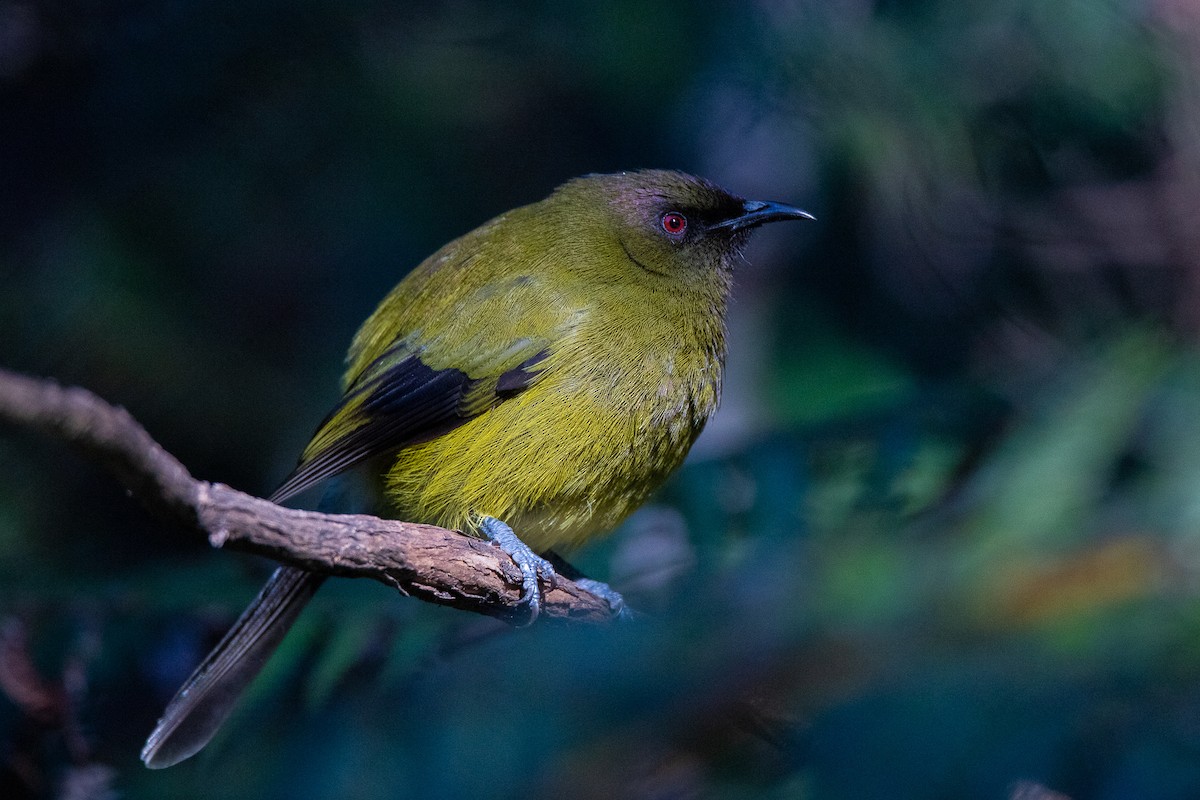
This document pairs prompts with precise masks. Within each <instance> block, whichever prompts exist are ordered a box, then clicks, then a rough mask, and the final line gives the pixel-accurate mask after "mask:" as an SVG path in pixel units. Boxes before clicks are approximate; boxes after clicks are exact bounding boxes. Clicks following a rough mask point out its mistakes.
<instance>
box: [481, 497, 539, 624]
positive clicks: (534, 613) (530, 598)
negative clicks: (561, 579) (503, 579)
mask: <svg viewBox="0 0 1200 800" xmlns="http://www.w3.org/2000/svg"><path fill="white" fill-rule="evenodd" d="M479 530H480V531H481V532H482V533H483V535H484V536H485V537H487V540H488V541H489V542H491V543H492V544H494V545H496V546H497V547H499V548H500V549H501V550H503V551H504V552H505V553H507V554H508V555H509V557H510V558H512V560H513V561H515V562H516V563H517V566H518V567H520V568H521V605H523V606H526V607H527V608H528V609H529V618H528V619H527V620H525V622H524V624H525V625H530V624H532V623H533V621H534V620H535V619H537V618H538V614H539V613H541V610H542V588H541V585H540V583H539V580H541V581H545V582H546V583H548V584H550V585H551V586H554V580H555V577H556V575H555V572H554V565H553V564H551V563H550V562H549V561H547V560H546V559H544V558H542V557H541V556H539V555H538V554H537V553H535V552H533V550H531V549H530V547H529V545H527V544H525V543H524V542H522V541H521V539H520V538H519V537H518V536H517V535H516V534H515V533H513V529H512V528H510V527H508V525H506V524H505V523H503V522H501V521H500V520H498V519H496V518H495V517H484V518H483V519H482V520H481V521H480V523H479Z"/></svg>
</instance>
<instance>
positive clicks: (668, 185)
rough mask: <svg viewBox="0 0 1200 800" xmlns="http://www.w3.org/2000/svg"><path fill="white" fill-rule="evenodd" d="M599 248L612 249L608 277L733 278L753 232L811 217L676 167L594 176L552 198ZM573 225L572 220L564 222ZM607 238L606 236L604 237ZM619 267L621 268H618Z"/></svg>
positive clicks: (706, 282) (693, 281)
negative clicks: (739, 193) (744, 195)
mask: <svg viewBox="0 0 1200 800" xmlns="http://www.w3.org/2000/svg"><path fill="white" fill-rule="evenodd" d="M550 201H551V202H555V203H557V204H558V205H559V206H560V208H561V209H562V210H565V211H567V212H568V217H569V216H570V215H571V214H577V216H578V218H577V219H576V220H575V222H576V223H577V224H578V225H579V230H580V232H581V233H582V234H583V235H584V237H585V238H587V239H592V240H593V242H592V244H593V246H595V245H600V244H603V245H604V246H603V247H599V248H596V249H597V250H599V251H602V252H604V253H606V255H605V257H604V258H603V261H602V263H601V264H600V266H602V267H603V269H604V270H605V271H612V272H613V273H614V274H611V275H605V276H603V277H605V278H610V279H613V280H620V279H621V278H622V277H625V278H630V279H632V280H634V281H638V282H641V281H643V280H650V281H662V280H666V281H672V282H675V283H677V284H681V285H683V286H698V287H705V286H712V285H714V284H722V285H724V284H727V282H728V277H727V276H728V273H729V271H730V268H731V266H732V263H733V261H734V258H735V256H736V255H737V253H738V251H739V250H740V248H741V247H742V246H743V245H744V244H745V242H746V240H747V238H748V235H749V232H750V231H751V230H753V229H754V228H756V227H758V226H759V225H762V224H764V223H767V222H776V221H780V220H786V219H812V218H813V217H812V215H811V214H809V213H808V212H806V211H802V210H800V209H798V208H795V207H793V206H789V205H784V204H782V203H774V202H765V201H761V200H746V199H745V198H742V197H739V196H737V195H734V194H731V193H729V192H727V191H725V190H724V189H722V188H720V187H719V186H717V185H715V184H713V183H710V182H709V181H706V180H704V179H702V178H696V177H693V176H691V175H687V174H684V173H682V172H673V171H669V170H642V171H639V172H620V173H615V174H612V175H587V176H584V177H582V178H577V179H575V180H573V181H570V182H568V183H566V184H564V185H563V186H561V187H559V189H558V190H557V191H556V192H555V193H554V194H553V195H552V196H551V197H550ZM564 223H565V224H567V225H570V224H572V223H571V221H570V219H569V218H568V219H567V220H564ZM601 240H603V241H602V242H601ZM617 273H620V274H617Z"/></svg>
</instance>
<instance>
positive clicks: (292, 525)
mask: <svg viewBox="0 0 1200 800" xmlns="http://www.w3.org/2000/svg"><path fill="white" fill-rule="evenodd" d="M0 419H6V420H9V421H11V422H14V423H16V424H18V425H24V426H27V427H31V428H36V429H38V430H41V431H43V432H46V433H49V434H50V435H52V436H54V437H56V438H58V439H61V440H63V441H66V442H68V443H69V444H71V445H73V446H75V447H77V448H79V449H80V450H82V451H83V452H84V453H85V454H86V455H87V456H89V457H91V458H92V459H94V460H96V461H98V462H100V463H101V464H102V465H103V466H104V467H105V468H107V469H108V470H109V471H110V472H112V473H113V474H114V475H115V476H116V478H117V479H118V480H119V481H120V482H121V483H122V484H123V485H124V486H125V487H126V488H127V489H129V491H130V492H131V493H132V494H133V495H134V496H135V497H137V498H138V500H139V501H141V503H142V504H143V505H144V506H146V507H147V508H148V509H149V510H151V511H153V512H154V513H157V514H160V515H164V516H166V517H168V518H170V519H173V520H176V521H178V522H180V523H182V524H183V525H185V526H186V527H188V528H191V529H193V530H196V531H198V532H200V533H203V534H204V535H205V536H206V537H208V541H209V542H210V543H211V544H212V545H213V546H214V547H228V548H229V549H235V550H244V551H247V552H251V553H257V554H259V555H264V556H267V557H269V558H272V559H274V560H276V561H280V562H283V563H286V564H291V565H293V566H298V567H303V568H305V569H308V570H312V571H313V572H322V573H327V574H330V575H341V576H345V577H355V578H373V579H375V580H377V581H381V582H383V583H385V584H387V585H388V586H392V587H394V588H396V589H399V590H400V591H401V592H403V593H404V594H408V595H412V596H413V597H417V598H420V599H422V600H426V601H428V602H431V603H438V604H440V605H446V606H452V607H454V608H459V609H463V610H466V611H474V612H476V613H479V614H486V615H487V616H491V617H496V618H498V619H502V620H505V621H508V622H519V621H521V620H523V619H524V618H525V616H526V613H525V610H524V609H523V608H522V607H521V606H520V605H519V600H520V596H521V571H520V570H519V569H518V568H517V566H516V564H515V563H514V562H513V561H512V559H511V558H509V557H508V556H507V555H506V554H504V553H503V552H502V551H501V550H500V549H499V548H497V547H495V546H493V545H491V544H489V543H488V542H484V541H481V540H479V539H474V538H471V537H469V536H466V535H464V534H462V533H460V532H458V531H452V530H447V529H445V528H438V527H436V526H433V525H419V524H417V523H412V522H400V521H397V520H385V519H379V518H377V517H371V516H366V515H359V514H320V513H317V512H313V511H297V510H294V509H289V508H284V507H282V506H277V505H275V504H274V503H271V502H268V501H266V500H262V499H260V498H257V497H253V496H251V495H248V494H245V493H243V492H239V491H237V490H235V489H231V488H230V487H228V486H225V485H223V484H220V483H208V482H205V481H200V480H196V479H195V478H193V477H192V476H191V474H190V473H189V472H188V471H187V469H186V468H185V467H184V466H183V465H182V464H181V463H179V461H178V460H177V459H176V458H175V457H174V456H172V455H171V454H170V453H168V452H167V451H166V450H164V449H163V448H162V447H161V446H160V445H159V444H158V443H157V442H155V441H154V440H153V439H152V438H151V437H150V434H148V433H146V430H145V429H144V428H143V427H142V426H141V425H139V424H138V422H137V421H136V420H135V419H134V418H133V417H132V416H131V415H130V414H129V412H127V411H126V410H125V409H123V408H119V407H116V406H112V405H110V404H108V403H106V402H104V401H103V400H101V399H100V398H99V397H97V396H96V395H94V394H92V393H91V392H89V391H87V390H86V389H80V388H75V387H68V388H64V387H62V386H59V385H58V384H57V383H54V382H53V381H49V380H42V379H37V378H30V377H27V376H24V375H20V374H17V373H15V372H10V371H8V370H4V369H0ZM541 613H542V614H543V615H545V616H547V617H551V618H560V619H572V620H579V621H586V622H604V621H608V620H610V619H611V618H612V614H611V611H610V610H609V607H608V604H607V603H606V602H605V601H604V600H603V599H602V598H599V597H597V596H595V595H593V594H592V593H590V592H588V591H586V590H585V589H583V588H581V587H580V586H578V585H577V584H576V583H574V582H573V581H570V580H568V579H567V578H565V577H563V576H562V575H560V576H559V577H558V580H557V582H556V585H555V586H554V587H545V589H544V592H543V604H542V612H541Z"/></svg>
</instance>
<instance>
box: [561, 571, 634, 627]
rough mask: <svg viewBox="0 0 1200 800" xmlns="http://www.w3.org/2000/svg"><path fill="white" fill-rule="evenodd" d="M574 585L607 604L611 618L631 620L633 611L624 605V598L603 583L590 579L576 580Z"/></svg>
mask: <svg viewBox="0 0 1200 800" xmlns="http://www.w3.org/2000/svg"><path fill="white" fill-rule="evenodd" d="M575 584H576V585H577V586H579V587H580V588H582V589H586V590H587V591H589V592H591V593H592V594H594V595H596V596H597V597H599V598H600V599H601V600H603V601H605V602H606V603H608V607H609V608H610V609H611V610H612V614H613V616H614V617H616V618H617V619H619V620H631V619H633V609H632V608H630V607H629V606H627V605H625V598H624V597H622V596H621V593H620V592H618V591H617V590H616V589H614V588H612V587H611V586H609V585H608V584H607V583H605V582H604V581H597V580H592V579H591V578H576V579H575Z"/></svg>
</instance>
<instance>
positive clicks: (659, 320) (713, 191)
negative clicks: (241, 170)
mask: <svg viewBox="0 0 1200 800" xmlns="http://www.w3.org/2000/svg"><path fill="white" fill-rule="evenodd" d="M785 219H811V217H810V216H809V214H807V213H806V212H804V211H801V210H799V209H797V208H793V207H791V206H787V205H782V204H779V203H766V202H760V201H754V200H745V199H743V198H741V197H738V196H736V195H732V194H730V193H729V192H726V191H724V190H722V189H720V188H718V187H717V186H714V185H713V184H712V183H709V182H708V181H705V180H701V179H699V178H694V177H692V176H689V175H684V174H682V173H679V172H668V171H662V170H648V171H643V172H625V173H619V174H615V175H588V176H586V177H583V178H578V179H575V180H572V181H569V182H568V183H566V184H564V185H563V186H560V187H559V188H558V189H557V190H555V191H554V193H553V194H551V195H550V196H549V197H547V198H546V199H544V200H542V201H541V202H538V203H533V204H532V205H528V206H524V207H522V208H518V209H515V210H513V211H509V212H508V213H506V214H502V215H500V216H499V217H496V218H495V219H493V220H491V221H490V222H487V223H485V224H484V225H482V226H481V227H479V228H476V229H475V230H473V231H471V232H470V233H468V234H466V235H465V236H462V237H460V238H458V239H455V240H454V241H452V242H450V243H449V244H447V245H446V246H445V247H443V248H442V249H440V250H438V251H437V252H436V253H434V254H433V255H432V256H430V257H429V258H427V259H426V260H425V261H424V262H423V263H422V264H421V265H420V266H418V267H417V268H416V269H415V270H414V271H413V272H412V273H410V274H409V275H408V276H407V277H406V278H405V279H404V280H402V281H401V282H400V284H399V285H398V286H397V287H396V288H395V289H393V290H392V292H391V294H389V295H388V296H387V297H386V298H385V299H384V300H383V302H382V303H381V304H380V305H379V308H377V309H376V310H375V313H374V314H372V315H371V317H370V318H369V319H368V320H367V321H366V322H365V323H364V324H363V326H362V328H361V329H360V330H359V331H358V334H357V335H356V336H355V337H354V342H353V343H352V344H351V346H350V352H349V355H348V356H347V361H348V363H349V369H348V370H347V372H346V377H345V393H344V395H343V397H342V399H341V401H340V402H339V403H338V405H337V406H336V407H335V408H334V409H333V411H332V412H331V413H330V414H329V416H328V417H327V418H326V419H325V421H324V422H323V423H321V425H320V426H319V427H318V429H317V432H316V434H315V435H314V436H313V438H312V441H311V442H310V443H309V445H308V447H307V448H305V450H304V453H303V454H302V455H301V456H300V462H299V465H298V466H297V467H296V469H295V471H294V472H293V473H292V474H291V475H290V476H289V477H288V478H287V479H286V480H285V481H284V482H283V484H282V485H281V486H280V487H279V488H278V489H277V490H276V491H275V493H274V494H273V495H272V496H271V499H272V500H273V501H275V502H281V501H283V500H286V499H287V498H289V497H292V496H293V495H295V494H297V493H299V492H302V491H304V490H305V489H308V488H310V487H312V486H314V485H315V484H317V483H319V482H321V481H323V480H325V479H326V478H329V477H331V476H333V475H336V474H338V473H341V472H343V471H345V470H348V469H350V468H352V467H355V466H358V465H363V464H369V465H370V466H371V468H373V469H382V475H381V476H380V480H381V484H382V485H381V489H382V493H381V494H382V497H383V498H384V502H385V504H386V507H385V509H383V511H384V512H385V513H386V514H388V515H390V516H394V517H396V518H400V519H405V520H410V521H417V522H427V523H433V524H436V525H441V526H444V527H448V528H457V529H460V530H464V531H469V532H472V533H476V534H478V535H482V536H486V537H487V538H489V539H492V540H493V541H496V542H497V543H498V544H499V545H500V546H501V547H502V548H504V550H505V551H506V552H508V553H509V554H510V555H512V557H513V558H514V560H515V561H516V562H517V564H518V565H520V567H521V569H522V572H523V575H524V602H526V603H527V604H528V606H529V611H530V618H532V617H534V616H536V614H537V610H538V607H539V603H540V602H541V597H540V589H539V579H541V580H546V579H548V578H550V577H552V576H553V569H552V568H551V567H550V564H549V563H548V562H546V561H544V560H543V559H541V558H540V557H539V556H537V555H535V553H539V552H542V553H544V552H546V551H548V550H550V549H554V548H558V549H569V548H571V547H574V546H576V545H579V544H581V543H583V542H586V541H587V540H588V539H590V538H592V537H593V536H596V535H597V534H599V533H602V532H604V531H607V530H610V529H612V528H613V527H615V526H616V525H617V524H618V523H619V522H620V521H621V520H622V519H624V518H625V517H626V516H627V515H628V514H629V513H630V512H631V511H633V510H634V509H635V508H637V507H638V506H639V505H640V504H641V503H642V502H643V501H645V500H646V497H647V496H648V495H649V494H650V493H651V492H652V491H653V490H654V489H655V488H657V487H658V486H659V485H660V484H661V483H662V482H663V480H664V479H665V478H666V477H667V475H668V474H669V473H670V472H671V471H672V470H673V469H675V467H677V466H678V465H679V463H680V462H681V461H682V460H683V457H684V455H685V454H686V453H687V451H688V449H689V448H690V447H691V446H692V442H694V441H695V440H696V437H697V436H698V435H699V434H700V431H701V430H702V429H703V428H704V424H705V423H706V422H707V421H708V419H709V417H710V416H712V413H713V411H715V410H716V408H717V401H718V399H719V397H720V394H721V372H722V367H723V361H724V357H725V308H726V303H727V301H728V298H729V290H730V282H731V278H732V274H733V267H734V262H735V261H736V260H737V258H738V254H739V251H740V249H741V247H742V245H743V244H744V243H745V242H746V239H747V235H748V233H749V231H750V230H751V229H753V228H754V227H756V226H758V225H761V224H763V223H766V222H774V221H776V220H785ZM322 580H323V576H321V575H317V574H314V573H310V572H305V571H303V570H300V569H296V568H294V567H281V568H280V569H278V570H277V571H276V572H275V574H274V575H273V576H272V577H271V579H270V581H269V582H268V583H267V585H266V586H265V587H264V588H263V590H262V592H261V593H260V594H259V595H258V597H257V598H256V599H255V600H254V602H253V603H252V604H251V605H250V607H249V608H247V609H246V611H245V612H244V613H243V614H242V616H241V618H239V619H238V621H237V623H235V624H234V626H233V628H232V629H231V630H230V631H229V633H227V634H226V635H225V637H224V639H222V640H221V642H220V643H219V644H218V645H217V646H216V648H215V649H214V650H213V652H212V653H210V654H209V655H208V657H207V658H206V659H205V660H204V662H203V663H202V664H201V665H200V666H199V667H198V668H197V669H196V671H195V673H193V675H192V676H191V678H189V679H188V681H187V682H186V683H185V684H184V685H183V687H182V688H181V689H180V690H179V692H178V693H177V694H176V696H175V698H174V699H173V700H172V701H171V703H170V705H168V707H167V709H166V711H165V712H164V713H163V717H162V719H161V720H160V721H159V723H158V726H157V727H156V728H155V730H154V732H153V733H152V734H151V735H150V738H149V740H148V741H147V743H146V747H145V749H144V750H143V751H142V760H143V761H145V763H146V764H147V765H148V766H150V767H166V766H170V765H172V764H175V763H178V762H179V761H182V760H183V759H185V758H187V757H189V756H191V755H193V754H194V753H196V752H197V751H198V750H200V748H202V747H203V746H204V745H205V744H206V743H207V742H208V741H209V739H211V738H212V736H213V734H214V733H215V732H216V730H217V728H218V727H219V726H220V724H221V722H222V721H223V720H224V719H225V718H226V717H227V716H228V714H229V712H230V710H231V709H232V707H233V705H234V703H235V702H236V700H237V698H238V696H239V695H240V694H241V693H242V691H243V690H244V689H245V687H246V686H247V685H248V684H249V683H250V681H251V680H252V679H253V678H254V676H255V675H256V674H257V673H258V671H259V670H260V668H261V667H262V665H263V664H264V663H265V661H266V659H267V658H268V657H269V656H270V654H271V652H272V651H273V650H274V649H275V647H276V645H278V643H279V642H280V640H281V639H282V638H283V636H284V634H285V633H286V632H287V629H288V628H289V627H290V625H291V623H292V622H293V621H294V620H295V618H296V616H297V614H299V612H300V610H301V609H302V608H303V607H304V605H305V603H306V602H307V601H308V599H309V598H311V597H312V595H313V593H314V592H315V591H316V589H317V587H318V586H319V585H320V584H321V581H322ZM600 586H601V587H603V585H602V584H601V585H600ZM605 588H606V587H605ZM609 597H610V602H611V603H613V605H614V607H619V606H620V600H619V595H616V593H611V594H610V595H609Z"/></svg>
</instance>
